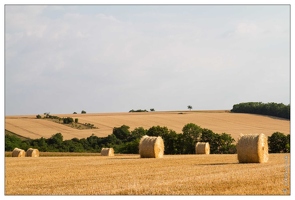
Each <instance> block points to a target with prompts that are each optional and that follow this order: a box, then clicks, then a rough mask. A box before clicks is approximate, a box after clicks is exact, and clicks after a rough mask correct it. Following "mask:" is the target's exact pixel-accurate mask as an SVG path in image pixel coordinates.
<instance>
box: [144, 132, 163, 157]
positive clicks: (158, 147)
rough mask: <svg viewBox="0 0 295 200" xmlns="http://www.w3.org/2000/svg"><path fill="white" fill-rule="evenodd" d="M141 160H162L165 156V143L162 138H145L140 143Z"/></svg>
mask: <svg viewBox="0 0 295 200" xmlns="http://www.w3.org/2000/svg"><path fill="white" fill-rule="evenodd" d="M139 154H140V157H141V158H162V157H163V155H164V141H163V139H162V137H160V136H158V137H153V136H147V135H145V136H143V137H142V138H141V139H140V142H139Z"/></svg>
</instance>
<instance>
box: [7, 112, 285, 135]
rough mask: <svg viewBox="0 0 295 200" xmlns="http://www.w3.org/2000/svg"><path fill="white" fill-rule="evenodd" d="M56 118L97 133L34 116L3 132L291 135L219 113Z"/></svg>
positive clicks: (257, 120) (12, 120)
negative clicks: (188, 130) (191, 127)
mask: <svg viewBox="0 0 295 200" xmlns="http://www.w3.org/2000/svg"><path fill="white" fill-rule="evenodd" d="M55 115H57V114H55ZM58 116H59V117H72V118H78V119H79V122H80V123H91V124H94V126H95V127H97V129H84V130H78V129H74V128H71V127H68V126H65V125H62V124H58V123H55V122H52V121H49V120H44V119H36V116H34V115H28V116H6V117H5V129H7V130H9V131H12V132H14V133H17V134H18V135H21V136H24V137H29V138H31V139H37V138H40V137H45V138H49V137H51V136H52V135H53V134H56V133H62V135H63V137H64V139H72V138H74V137H76V138H79V139H80V138H86V137H89V136H90V135H92V134H94V135H96V136H98V137H105V136H107V135H109V134H111V133H112V130H113V128H114V127H120V126H121V125H123V124H125V125H128V126H129V127H130V130H133V129H134V128H136V127H143V128H145V129H148V128H150V127H152V126H157V125H159V126H166V127H168V128H169V129H172V130H174V131H176V132H177V133H181V132H182V128H183V126H184V125H185V124H187V123H194V124H196V125H199V126H201V127H202V128H208V129H211V130H212V131H214V132H216V133H223V132H225V133H228V134H231V135H232V137H233V138H234V139H235V140H237V138H238V137H239V134H240V133H243V134H253V133H264V134H265V135H267V136H270V135H271V134H272V133H274V132H276V131H279V132H282V133H284V134H289V133H290V120H286V119H281V118H276V117H271V116H263V115H255V114H244V113H229V112H228V111H222V110H221V111H178V112H176V111H175V112H172V111H171V112H144V113H90V114H59V115H58Z"/></svg>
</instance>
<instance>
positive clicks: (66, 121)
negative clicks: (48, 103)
mask: <svg viewBox="0 0 295 200" xmlns="http://www.w3.org/2000/svg"><path fill="white" fill-rule="evenodd" d="M73 122H74V120H73V118H71V117H66V118H63V123H64V124H70V123H73Z"/></svg>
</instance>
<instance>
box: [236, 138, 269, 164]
mask: <svg viewBox="0 0 295 200" xmlns="http://www.w3.org/2000/svg"><path fill="white" fill-rule="evenodd" d="M237 154H238V160H239V162H240V163H266V162H267V161H268V141H267V136H265V135H264V134H263V133H261V134H249V135H240V138H239V139H238V142H237Z"/></svg>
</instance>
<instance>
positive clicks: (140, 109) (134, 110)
mask: <svg viewBox="0 0 295 200" xmlns="http://www.w3.org/2000/svg"><path fill="white" fill-rule="evenodd" d="M129 112H148V111H147V110H141V109H139V110H133V109H132V110H130V111H129Z"/></svg>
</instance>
